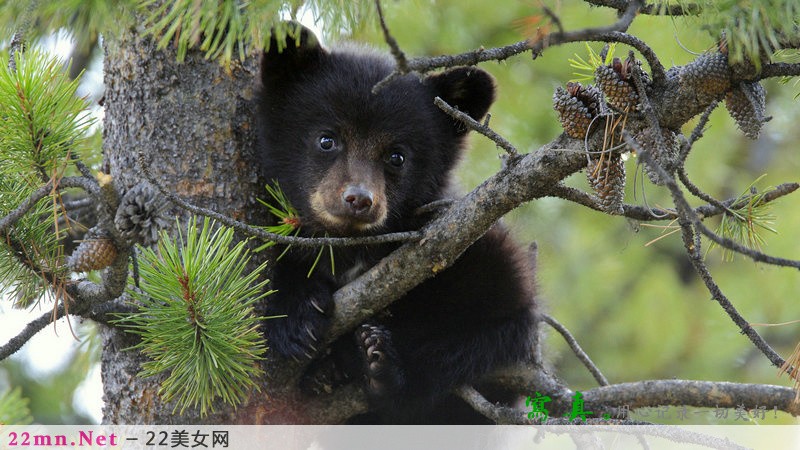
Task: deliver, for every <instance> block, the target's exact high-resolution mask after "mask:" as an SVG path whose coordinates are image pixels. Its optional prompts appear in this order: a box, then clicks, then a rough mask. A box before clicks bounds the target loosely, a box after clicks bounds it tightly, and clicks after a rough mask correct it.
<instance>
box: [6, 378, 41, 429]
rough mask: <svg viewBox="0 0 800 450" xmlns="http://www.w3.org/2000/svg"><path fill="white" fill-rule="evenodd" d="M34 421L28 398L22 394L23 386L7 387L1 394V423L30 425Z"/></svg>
mask: <svg viewBox="0 0 800 450" xmlns="http://www.w3.org/2000/svg"><path fill="white" fill-rule="evenodd" d="M31 422H33V417H31V410H30V408H28V399H27V398H25V397H23V396H22V388H20V387H17V388H15V389H7V390H6V391H4V392H3V393H1V394H0V424H2V425H28V424H30V423H31Z"/></svg>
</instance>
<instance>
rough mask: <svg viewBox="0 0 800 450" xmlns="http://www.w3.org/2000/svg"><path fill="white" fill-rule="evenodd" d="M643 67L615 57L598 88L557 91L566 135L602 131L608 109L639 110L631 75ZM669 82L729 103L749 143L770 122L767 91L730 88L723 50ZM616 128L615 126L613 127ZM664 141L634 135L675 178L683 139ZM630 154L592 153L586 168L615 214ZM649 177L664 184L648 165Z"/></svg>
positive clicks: (673, 72)
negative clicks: (625, 159) (767, 114)
mask: <svg viewBox="0 0 800 450" xmlns="http://www.w3.org/2000/svg"><path fill="white" fill-rule="evenodd" d="M639 66H640V62H639V61H637V60H635V59H634V58H633V57H629V58H627V59H625V60H620V59H619V58H614V60H613V61H612V63H611V64H609V65H600V66H598V67H597V68H596V69H595V74H594V75H595V80H596V82H597V85H596V86H594V85H588V86H583V85H581V83H577V82H570V83H567V86H566V89H564V88H562V87H558V88H556V91H555V93H554V95H553V108H554V109H555V110H556V111H557V113H558V117H559V120H560V122H561V127H562V128H563V129H564V132H565V133H566V134H567V135H568V136H570V137H572V138H575V139H586V138H587V137H588V136H589V135H590V134H592V133H594V132H595V131H596V130H598V129H605V128H606V120H602V121H601V120H599V118H601V117H606V118H609V119H610V118H611V117H612V114H610V113H609V112H608V110H609V109H611V110H614V111H616V112H618V113H619V114H621V115H625V114H628V113H631V112H635V111H637V110H638V108H639V94H638V92H637V90H636V85H635V83H634V80H633V71H634V70H635V69H636V68H638V67H639ZM639 73H640V74H641V78H642V79H641V81H642V83H643V84H644V85H647V84H649V83H650V80H649V77H648V76H647V74H646V73H645V72H642V71H639ZM666 76H667V78H668V79H670V78H673V79H676V80H678V81H679V85H680V86H681V88H682V89H689V90H690V91H691V92H692V94H693V95H695V96H696V97H697V99H698V101H701V102H704V103H710V102H711V101H713V100H719V99H721V98H722V97H723V96H724V98H725V106H726V108H727V109H728V112H729V113H730V115H731V117H733V119H734V121H735V122H736V124H737V126H738V127H739V129H740V130H742V132H743V133H744V134H745V135H746V136H747V137H749V138H751V139H756V138H757V137H758V135H759V133H760V131H761V128H762V126H763V124H764V122H766V121H767V120H769V118H767V117H766V116H765V99H766V91H765V90H764V88H763V87H762V86H761V84H760V83H759V82H757V81H755V82H743V83H738V84H736V85H732V84H731V69H730V68H729V66H728V57H727V52H726V51H725V47H724V46H720V48H719V49H718V50H717V51H712V52H708V53H704V54H702V55H700V56H699V57H698V58H697V59H695V60H694V61H693V62H691V63H689V64H687V65H685V66H680V67H674V68H672V69H670V70H669V71H667V73H666ZM612 128H613V127H612ZM660 131H661V136H658V135H657V133H656V132H655V131H654V130H652V129H651V128H649V127H647V128H644V129H643V130H641V131H640V132H638V133H636V134H635V135H634V137H633V139H634V140H635V141H636V143H637V144H638V146H639V148H640V149H644V150H650V151H651V155H652V156H653V158H654V160H655V161H656V162H657V163H658V164H659V165H660V166H661V168H663V169H664V170H665V171H666V172H667V173H674V172H675V170H677V167H678V164H679V162H680V161H679V154H680V147H681V144H680V141H681V138H682V136H681V135H680V134H679V132H677V131H675V130H669V129H666V128H662V129H661V130H660ZM659 144H663V145H659ZM626 150H629V149H625V148H623V149H622V151H619V150H608V149H602V150H600V151H590V152H589V155H588V158H587V159H588V163H587V169H586V173H587V178H588V181H589V185H590V186H591V187H592V189H593V190H594V191H595V194H596V195H597V198H598V200H599V205H600V206H601V208H602V209H603V210H604V211H606V212H608V213H611V214H622V212H623V201H624V194H625V164H624V160H623V159H622V152H624V151H626ZM644 170H645V173H646V174H647V175H648V177H649V178H650V181H652V182H653V183H654V184H657V185H663V184H664V183H665V181H666V180H665V179H664V178H663V177H662V176H661V175H660V174H659V172H658V171H655V170H652V169H651V168H650V167H649V166H645V169H644Z"/></svg>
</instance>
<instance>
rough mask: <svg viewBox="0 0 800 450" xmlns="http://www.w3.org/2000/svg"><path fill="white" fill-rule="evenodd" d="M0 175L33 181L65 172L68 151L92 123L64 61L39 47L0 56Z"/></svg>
mask: <svg viewBox="0 0 800 450" xmlns="http://www.w3.org/2000/svg"><path fill="white" fill-rule="evenodd" d="M0 66H2V67H0V117H2V118H3V120H2V121H0V152H2V155H3V164H2V165H1V166H0V175H3V176H14V177H17V178H19V177H24V178H26V179H27V180H29V181H30V182H31V183H34V182H37V183H38V182H39V181H40V180H41V179H42V178H45V179H49V178H52V177H59V176H61V175H62V174H63V172H64V170H65V168H66V166H67V165H68V163H69V155H70V152H71V151H73V148H74V146H75V145H76V142H78V141H80V140H82V139H83V138H84V137H85V136H86V135H87V132H88V129H89V127H90V126H91V125H92V123H93V119H92V118H91V116H90V115H89V114H88V113H87V110H88V103H87V101H86V100H85V99H83V98H80V97H78V96H77V95H76V91H77V88H78V84H79V83H80V80H79V79H75V80H70V79H69V76H68V75H67V73H66V72H65V70H64V64H63V62H62V61H60V60H59V59H57V58H53V57H50V56H49V55H47V54H46V53H44V52H43V51H41V50H38V49H36V48H32V49H30V50H27V51H25V52H24V53H18V54H17V55H16V70H11V69H9V68H8V58H7V57H4V58H0Z"/></svg>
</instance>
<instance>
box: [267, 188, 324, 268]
mask: <svg viewBox="0 0 800 450" xmlns="http://www.w3.org/2000/svg"><path fill="white" fill-rule="evenodd" d="M272 184H273V185H272V186H270V185H266V186H265V187H266V189H267V193H269V195H270V197H272V202H266V201H264V200H261V199H260V198H259V199H258V201H259V203H261V204H262V205H264V206H266V207H267V209H269V212H270V213H271V214H272V215H273V216H275V217H276V218H277V219H278V224H277V225H269V226H266V227H263V228H264V229H265V230H267V231H269V232H272V233H276V234H280V235H281V236H290V235H292V236H297V235H298V233H300V224H301V223H300V215H299V214H298V213H297V210H296V209H295V208H294V207H293V206H292V204H291V202H289V199H288V198H286V194H284V193H283V190H281V186H280V184H279V183H278V180H272ZM326 236H327V234H326ZM273 245H275V242H274V241H267V242H266V243H265V244H263V245H261V246H260V247H258V248H257V249H256V250H255V251H257V252H260V251H262V250H264V249H265V248H268V247H272V246H273ZM291 247H292V246H291V245H287V246H286V248H284V249H283V251H282V252H281V254H280V255H278V257H277V258H276V261H277V260H280V259H281V258H282V257H283V255H285V254H286V252H288V251H289V249H290V248H291ZM327 247H328V251H329V253H330V260H331V274H336V266H335V264H334V261H333V247H332V246H330V245H329V246H327ZM324 250H325V246H322V247H320V249H319V252H317V257H316V258H315V259H314V262H313V263H312V264H311V267H310V268H309V269H308V274H307V277H308V278H311V274H312V273H314V270H315V269H316V268H317V265H318V264H319V261H320V259H322V253H323V252H324Z"/></svg>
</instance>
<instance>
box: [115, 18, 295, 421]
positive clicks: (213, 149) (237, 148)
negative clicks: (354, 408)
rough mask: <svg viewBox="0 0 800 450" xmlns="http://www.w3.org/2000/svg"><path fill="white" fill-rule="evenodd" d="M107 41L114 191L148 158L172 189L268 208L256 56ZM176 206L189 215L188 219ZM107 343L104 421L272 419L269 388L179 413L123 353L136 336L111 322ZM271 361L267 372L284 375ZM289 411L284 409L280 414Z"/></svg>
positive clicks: (208, 201) (221, 204)
mask: <svg viewBox="0 0 800 450" xmlns="http://www.w3.org/2000/svg"><path fill="white" fill-rule="evenodd" d="M139 22H141V21H139ZM104 47H105V48H104V50H105V62H104V64H105V66H104V71H105V75H104V78H105V122H104V142H103V146H104V148H103V149H104V157H105V161H104V170H105V171H108V172H110V174H111V175H112V176H113V177H114V181H115V184H116V187H117V189H118V190H119V191H120V192H124V191H125V190H126V189H128V188H130V187H132V186H134V185H135V184H137V183H139V182H142V181H143V175H142V170H141V168H140V167H141V166H140V156H139V155H141V159H142V161H143V164H147V165H148V166H149V167H150V169H151V172H152V173H153V175H154V177H155V178H156V179H157V180H158V182H159V183H160V184H161V185H162V186H164V187H165V188H166V189H168V190H169V191H171V192H174V193H176V194H177V195H179V196H180V197H182V198H184V199H186V200H188V201H190V202H191V203H194V204H195V205H198V206H203V207H206V208H210V209H213V210H215V211H218V212H220V213H222V214H226V215H229V216H231V217H233V218H235V219H237V220H242V221H246V222H251V223H252V222H258V221H259V219H258V217H256V216H257V214H260V212H259V211H262V210H263V208H260V207H258V206H257V202H256V197H263V196H264V194H265V191H264V188H263V183H262V182H261V180H258V177H257V174H256V171H255V170H254V167H255V162H256V161H255V153H254V141H255V129H254V121H253V117H254V105H253V102H252V99H253V94H254V91H255V89H256V84H255V80H256V77H255V75H256V72H257V66H258V64H257V62H258V61H257V57H256V56H255V55H250V56H249V57H248V59H247V60H246V61H244V62H238V61H235V62H234V63H232V65H231V67H230V68H229V69H226V68H224V67H222V66H221V65H219V64H218V63H217V62H214V61H209V60H206V59H205V58H204V57H203V55H202V53H199V52H197V51H189V53H188V55H187V57H186V60H185V61H184V62H182V63H178V62H177V61H176V54H175V52H174V49H173V48H172V47H168V48H166V49H165V50H157V49H156V45H155V42H154V40H153V39H152V38H150V37H145V36H143V33H142V30H141V28H140V27H139V28H136V29H132V30H119V31H117V32H116V33H114V34H109V35H106V36H105V41H104ZM174 212H175V215H176V217H180V218H181V220H182V221H185V220H186V219H187V218H188V216H189V215H188V214H187V213H186V212H185V211H181V210H179V209H174ZM103 340H104V345H103V356H102V364H103V366H102V374H103V385H104V394H105V401H106V406H105V411H104V416H105V417H104V422H106V423H129V424H141V423H153V424H165V423H200V422H253V421H255V420H260V421H271V420H270V418H269V417H268V415H264V414H261V416H260V417H255V416H254V415H253V413H254V412H255V411H264V410H266V409H265V408H264V407H258V406H257V405H258V404H259V403H260V402H261V401H263V400H264V399H265V392H263V391H262V392H261V393H254V394H253V395H251V396H250V400H249V403H250V405H249V406H248V407H247V408H240V409H239V410H238V411H237V410H235V409H234V408H231V407H230V406H228V405H225V404H223V403H221V402H219V403H218V404H217V405H216V412H215V413H213V414H210V415H209V416H208V417H205V418H201V417H200V416H199V411H198V410H187V411H185V412H184V413H183V414H181V415H178V414H177V413H176V414H173V408H174V405H173V404H163V403H162V402H161V401H160V399H159V396H158V393H157V391H158V381H159V380H155V379H143V378H141V377H139V376H138V372H139V371H140V364H141V363H142V362H143V356H142V355H141V354H140V353H139V352H137V351H134V350H125V349H126V348H128V347H130V346H131V345H134V344H135V338H134V337H133V336H132V335H126V334H125V333H124V332H123V331H122V330H120V329H119V328H108V327H107V328H105V329H104V332H103ZM267 365H268V364H267V363H265V370H268V371H269V373H271V374H272V373H278V374H279V373H280V372H281V371H280V370H272V369H271V368H270V367H266V366H267ZM284 384H285V383H284ZM292 403H297V402H292ZM290 409H291V408H285V407H284V409H283V410H282V413H288V412H289V411H290ZM239 415H241V416H242V417H241V418H240V417H238V416H239ZM292 420H301V418H299V417H293V418H292ZM301 421H305V420H301Z"/></svg>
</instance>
